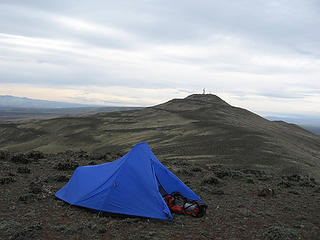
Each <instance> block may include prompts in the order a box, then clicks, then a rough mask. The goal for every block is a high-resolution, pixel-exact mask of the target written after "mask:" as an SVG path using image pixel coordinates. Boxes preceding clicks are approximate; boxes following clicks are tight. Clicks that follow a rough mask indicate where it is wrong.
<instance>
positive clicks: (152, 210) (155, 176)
mask: <svg viewBox="0 0 320 240" xmlns="http://www.w3.org/2000/svg"><path fill="white" fill-rule="evenodd" d="M159 186H161V187H162V188H163V189H164V190H165V191H166V192H167V193H172V192H180V193H181V194H182V195H184V196H185V197H186V198H188V199H190V200H198V201H200V198H199V197H198V196H197V195H196V194H195V193H194V192H193V191H192V190H191V189H190V188H189V187H188V186H186V185H185V184H184V183H183V182H182V181H181V180H180V179H179V178H177V177H176V176H175V175H174V174H173V173H172V172H170V171H169V170H168V169H167V168H166V167H165V166H164V165H162V163H161V162H160V161H159V160H158V159H157V158H156V156H155V155H154V154H153V153H152V151H151V149H150V148H149V145H148V144H147V143H139V144H137V145H135V146H134V148H133V149H132V150H131V151H130V152H128V153H127V154H126V155H124V156H123V157H121V158H119V159H117V160H115V161H113V162H110V163H104V164H99V165H94V166H83V167H78V168H77V169H76V170H75V172H74V173H73V175H72V178H71V179H70V181H69V182H68V183H67V184H66V185H65V186H64V187H62V188H61V189H60V190H59V191H58V192H57V193H56V194H55V196H56V197H58V198H60V199H62V200H64V201H66V202H68V203H70V204H72V205H77V206H82V207H87V208H92V209H97V210H101V211H105V212H110V213H120V214H126V215H134V216H142V217H150V218H158V219H169V220H172V216H171V213H170V210H169V208H168V206H167V204H166V203H165V201H164V200H163V198H162V196H161V194H160V192H159Z"/></svg>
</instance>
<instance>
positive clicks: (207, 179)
mask: <svg viewBox="0 0 320 240" xmlns="http://www.w3.org/2000/svg"><path fill="white" fill-rule="evenodd" d="M219 183H221V181H220V180H219V179H218V178H217V177H216V176H215V175H212V174H210V175H207V176H205V177H204V178H203V180H202V181H201V185H206V184H215V185H216V184H219Z"/></svg>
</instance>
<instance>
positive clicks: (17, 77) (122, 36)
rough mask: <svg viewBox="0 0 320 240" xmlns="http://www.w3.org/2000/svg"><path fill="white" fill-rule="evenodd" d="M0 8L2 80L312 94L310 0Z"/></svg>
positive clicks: (6, 2) (314, 4)
mask: <svg viewBox="0 0 320 240" xmlns="http://www.w3.org/2000/svg"><path fill="white" fill-rule="evenodd" d="M0 13H1V14H0V75H1V79H0V84H29V85H37V86H41V85H43V84H46V85H51V86H64V85H65V86H74V88H76V87H77V86H98V87H99V86H101V87H103V88H107V87H109V86H113V87H114V86H120V87H128V88H132V89H138V88H139V89H143V88H145V89H180V90H179V93H181V94H188V93H189V92H192V91H193V90H194V89H201V88H202V87H206V88H208V89H212V90H214V91H215V92H226V93H230V94H232V95H233V96H235V97H237V96H238V97H239V98H238V99H241V96H246V95H248V93H250V94H256V95H258V96H265V97H269V98H292V99H295V98H308V97H310V96H311V95H312V96H313V97H314V96H319V95H318V94H320V93H319V91H313V90H312V89H319V88H320V85H319V84H320V83H319V76H320V45H319V42H320V31H317V29H318V27H319V25H320V4H319V1H317V0H308V1H299V0H272V1H262V0H243V1H238V0H231V1H218V0H201V1H191V0H184V1H182V0H180V1H170V0H164V1H152V0H137V1H103V0H95V1H84V0H77V1H76V0H69V1H64V0H56V1H42V0H28V1H19V0H2V1H1V3H0ZM297 89H300V90H297ZM139 93H140V92H139ZM142 94H143V93H142ZM139 97H140V95H139ZM142 97H143V96H141V98H142ZM87 99H95V98H87ZM131 99H133V96H131ZM118 101H121V99H118V98H117V100H115V102H118ZM123 101H126V100H123ZM150 102H151V101H150Z"/></svg>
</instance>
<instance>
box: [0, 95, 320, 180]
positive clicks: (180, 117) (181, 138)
mask: <svg viewBox="0 0 320 240" xmlns="http://www.w3.org/2000/svg"><path fill="white" fill-rule="evenodd" d="M142 141H146V142H148V143H149V144H150V146H151V147H152V149H153V151H154V152H155V153H156V154H158V156H160V157H161V158H165V159H168V160H170V159H172V160H177V159H187V160H189V161H190V162H194V161H197V162H203V163H204V164H206V163H210V162H211V163H212V162H214V163H217V164H224V165H232V166H243V167H245V166H250V167H257V168H263V169H272V170H276V171H280V172H283V173H286V172H288V173H299V174H304V173H306V174H312V175H316V176H319V175H320V171H319V169H320V137H319V136H317V135H314V134H312V133H310V132H308V131H306V130H304V129H302V128H300V127H298V126H296V125H293V124H287V123H285V122H272V121H268V120H266V119H264V118H262V117H260V116H258V115H256V114H253V113H251V112H249V111H247V110H245V109H241V108H236V107H233V106H230V105H229V104H227V103H226V102H224V101H223V100H221V99H220V98H218V97H217V96H215V95H210V94H208V95H191V96H189V97H187V98H185V99H173V100H171V101H169V102H167V103H164V104H160V105H157V106H154V107H149V108H144V109H141V110H133V111H122V112H112V113H100V114H96V115H91V116H83V117H61V118H56V119H49V120H42V121H32V122H25V123H2V124H0V148H1V149H6V150H10V151H15V152H26V151H30V150H40V151H43V152H47V153H53V152H60V151H64V150H67V149H71V150H81V149H82V150H87V151H93V152H110V151H120V152H122V153H125V152H126V151H128V150H129V149H130V148H131V147H132V146H133V145H134V144H136V143H138V142H142Z"/></svg>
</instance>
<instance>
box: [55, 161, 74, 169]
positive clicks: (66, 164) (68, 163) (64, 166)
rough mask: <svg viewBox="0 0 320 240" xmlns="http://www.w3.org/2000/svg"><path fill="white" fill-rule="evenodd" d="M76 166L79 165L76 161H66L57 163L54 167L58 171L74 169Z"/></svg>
mask: <svg viewBox="0 0 320 240" xmlns="http://www.w3.org/2000/svg"><path fill="white" fill-rule="evenodd" d="M77 167H79V164H78V163H76V162H71V161H66V162H62V163H58V164H57V165H56V166H55V168H56V169H57V170H59V171H70V170H75V169H76V168H77Z"/></svg>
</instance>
